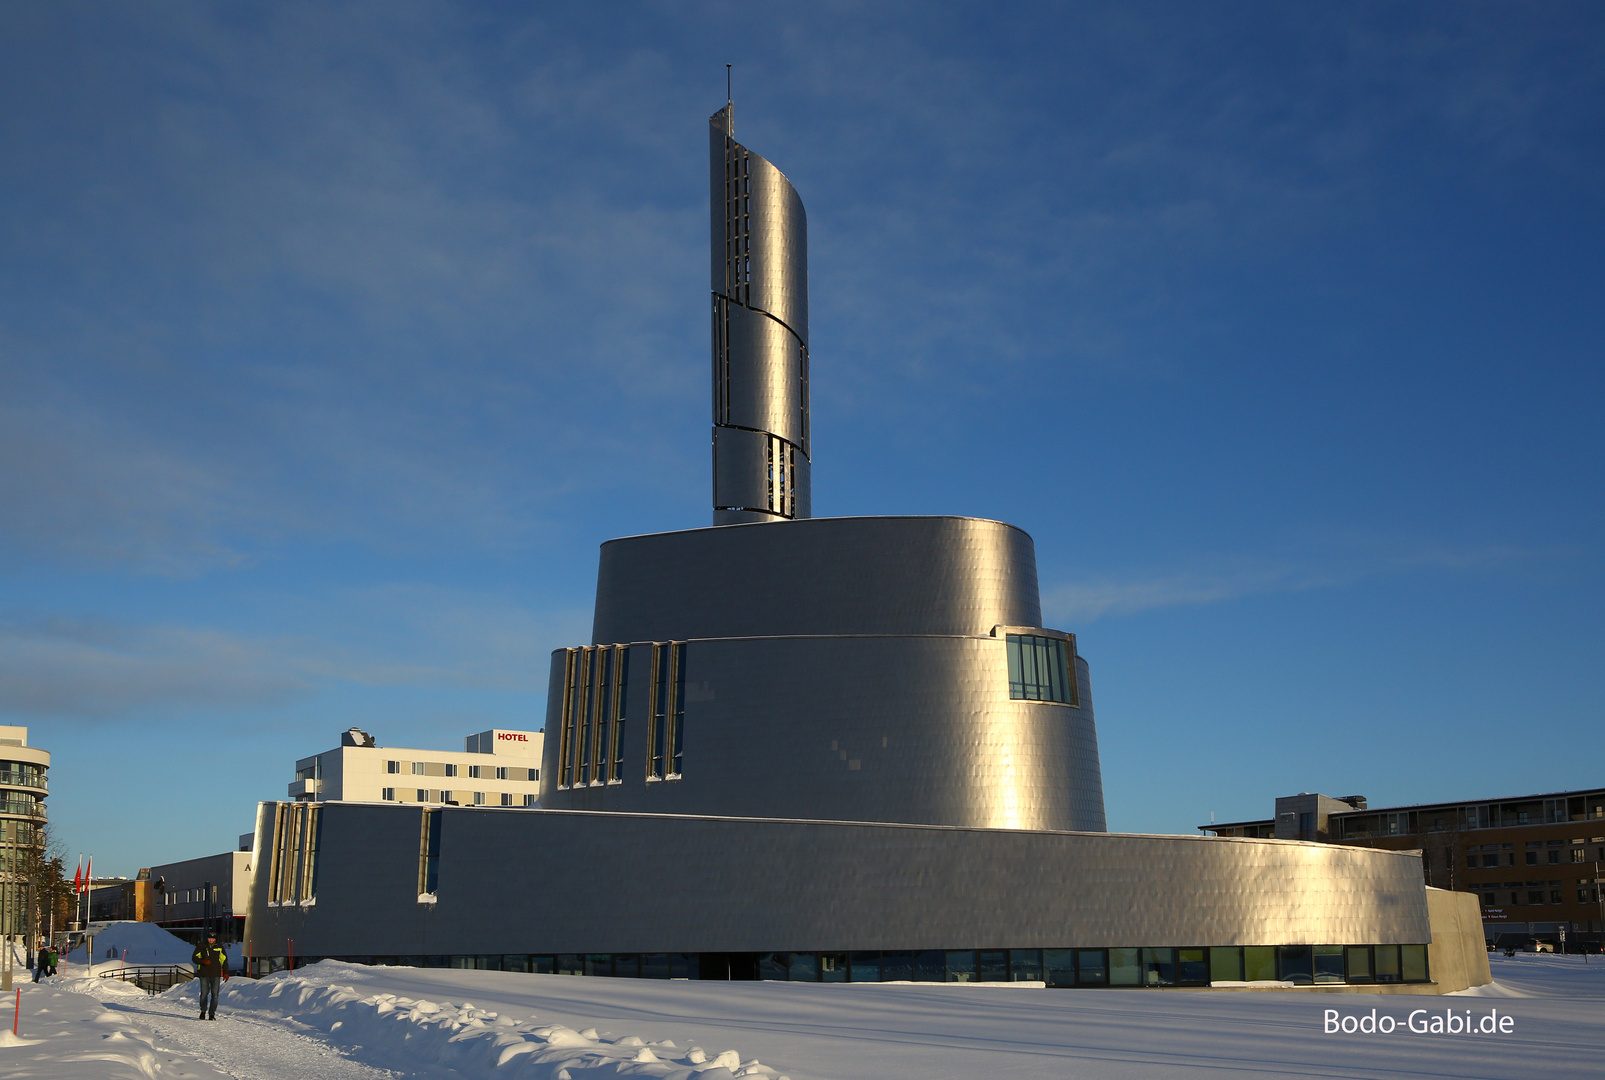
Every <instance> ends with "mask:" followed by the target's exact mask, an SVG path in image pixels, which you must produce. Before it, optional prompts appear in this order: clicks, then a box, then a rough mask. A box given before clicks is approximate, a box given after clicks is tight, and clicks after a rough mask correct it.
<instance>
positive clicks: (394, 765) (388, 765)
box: [385, 761, 401, 773]
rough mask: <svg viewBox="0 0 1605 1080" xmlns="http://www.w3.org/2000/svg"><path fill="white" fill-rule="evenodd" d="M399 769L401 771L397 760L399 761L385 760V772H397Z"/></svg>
mask: <svg viewBox="0 0 1605 1080" xmlns="http://www.w3.org/2000/svg"><path fill="white" fill-rule="evenodd" d="M400 771H401V762H399V761H387V762H385V772H387V773H399V772H400Z"/></svg>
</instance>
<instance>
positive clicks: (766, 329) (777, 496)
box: [708, 104, 811, 525]
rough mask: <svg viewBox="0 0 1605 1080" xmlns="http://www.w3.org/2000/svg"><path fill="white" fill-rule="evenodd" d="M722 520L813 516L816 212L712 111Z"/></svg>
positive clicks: (716, 454)
mask: <svg viewBox="0 0 1605 1080" xmlns="http://www.w3.org/2000/svg"><path fill="white" fill-rule="evenodd" d="M708 123H709V218H710V225H711V236H710V247H711V255H712V281H711V284H712V297H713V508H714V517H713V522H714V524H715V525H737V524H742V523H748V522H769V521H787V520H792V519H797V518H806V517H809V516H810V514H811V506H810V495H809V486H810V485H809V453H810V450H809V446H810V444H809V437H808V217H807V215H806V214H805V213H804V211H803V205H802V200H801V199H799V198H798V197H797V192H796V190H795V189H794V188H793V187H792V186H791V182H790V181H789V180H787V179H786V177H785V174H783V173H782V172H781V171H780V170H779V169H777V168H775V167H774V166H773V165H771V164H770V163H769V162H768V161H765V160H764V159H763V158H762V157H760V156H758V155H757V154H754V153H753V152H752V151H750V150H748V149H747V148H746V147H744V146H742V145H741V144H740V143H738V142H736V140H735V137H734V131H735V127H734V106H733V105H728V104H727V105H726V106H725V107H724V108H723V109H720V110H719V111H718V112H716V113H714V114H713V116H712V117H710V118H709V121H708Z"/></svg>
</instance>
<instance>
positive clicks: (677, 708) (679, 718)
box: [669, 645, 685, 776]
mask: <svg viewBox="0 0 1605 1080" xmlns="http://www.w3.org/2000/svg"><path fill="white" fill-rule="evenodd" d="M673 714H674V729H673V735H672V736H671V738H670V740H669V742H670V745H671V746H672V747H673V748H674V762H673V767H672V768H670V770H669V773H670V775H671V776H679V775H680V772H681V759H682V753H681V746H682V744H683V743H684V741H685V646H684V645H676V646H674V708H673Z"/></svg>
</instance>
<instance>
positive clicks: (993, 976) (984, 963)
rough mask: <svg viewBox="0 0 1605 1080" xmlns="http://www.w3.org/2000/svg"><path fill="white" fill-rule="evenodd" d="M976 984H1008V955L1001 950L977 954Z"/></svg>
mask: <svg viewBox="0 0 1605 1080" xmlns="http://www.w3.org/2000/svg"><path fill="white" fill-rule="evenodd" d="M975 969H976V976H975V981H976V982H1008V981H1009V954H1008V953H1007V952H1005V951H1003V950H1002V949H998V950H995V951H991V952H981V953H979V954H977V957H976V961H975Z"/></svg>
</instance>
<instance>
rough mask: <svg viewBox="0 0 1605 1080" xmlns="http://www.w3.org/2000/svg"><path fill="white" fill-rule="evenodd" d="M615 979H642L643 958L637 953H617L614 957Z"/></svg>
mask: <svg viewBox="0 0 1605 1080" xmlns="http://www.w3.org/2000/svg"><path fill="white" fill-rule="evenodd" d="M613 977H614V978H615V979H639V978H640V977H641V957H640V956H639V955H638V954H636V953H616V954H615V955H614V957H613Z"/></svg>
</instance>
